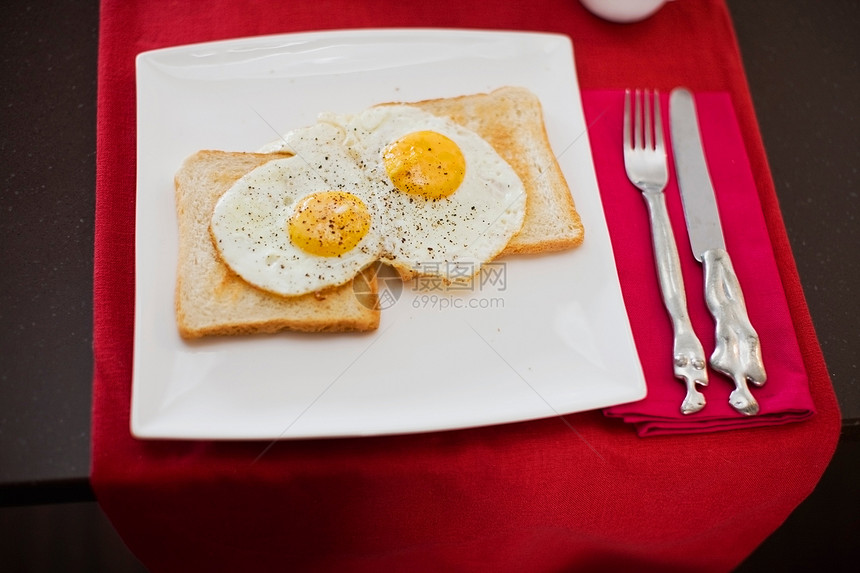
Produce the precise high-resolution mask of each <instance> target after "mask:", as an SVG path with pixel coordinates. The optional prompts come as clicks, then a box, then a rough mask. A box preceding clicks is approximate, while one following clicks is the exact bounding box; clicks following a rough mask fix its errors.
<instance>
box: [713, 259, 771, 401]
mask: <svg viewBox="0 0 860 573" xmlns="http://www.w3.org/2000/svg"><path fill="white" fill-rule="evenodd" d="M702 264H703V265H704V266H705V301H706V302H707V304H708V309H709V310H710V311H711V314H712V315H713V317H714V320H715V322H716V346H715V348H714V353H713V354H712V355H711V366H713V367H714V369H715V370H719V371H720V372H722V373H723V374H726V375H727V376H729V377H731V378H732V380H733V381H734V383H735V391H734V392H732V393H731V395H730V396H729V403H730V404H731V405H732V407H733V408H734V409H735V410H737V411H739V412H741V413H743V414H746V415H753V414H757V413H758V409H759V407H758V403H757V402H756V400H755V398H753V396H752V394H751V393H750V391H749V388H748V387H747V384H746V382H747V380H749V381H751V382H752V383H753V384H755V385H756V386H761V385H762V384H764V383H765V381H766V380H767V375H766V374H765V371H764V362H763V361H762V357H761V344H760V342H759V337H758V334H757V333H756V331H755V329H754V328H753V326H752V324H751V323H750V319H749V316H748V315H747V308H746V305H745V304H744V295H743V292H742V291H741V285H740V283H739V282H738V277H737V275H736V274H735V270H734V267H733V266H732V260H731V258H729V253H728V252H726V250H725V249H710V250H708V251H705V252H704V253H703V254H702Z"/></svg>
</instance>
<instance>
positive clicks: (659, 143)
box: [654, 90, 664, 151]
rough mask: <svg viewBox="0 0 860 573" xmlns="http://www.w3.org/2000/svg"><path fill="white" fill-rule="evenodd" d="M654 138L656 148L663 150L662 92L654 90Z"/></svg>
mask: <svg viewBox="0 0 860 573" xmlns="http://www.w3.org/2000/svg"><path fill="white" fill-rule="evenodd" d="M654 140H655V149H656V150H657V151H662V150H663V149H664V148H663V119H662V117H661V112H660V92H659V91H657V90H654Z"/></svg>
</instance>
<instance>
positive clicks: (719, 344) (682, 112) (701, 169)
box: [669, 88, 767, 416]
mask: <svg viewBox="0 0 860 573" xmlns="http://www.w3.org/2000/svg"><path fill="white" fill-rule="evenodd" d="M669 119H670V124H671V130H672V148H673V150H674V154H675V172H676V173H677V176H678V186H679V187H680V189H681V200H682V202H683V204H684V216H685V218H686V219H687V230H688V231H689V235H690V246H691V247H692V248H693V255H695V257H696V260H698V261H699V262H701V263H702V264H703V265H704V267H705V301H706V302H707V304H708V309H709V310H710V311H711V314H712V315H713V317H714V320H715V322H716V348H715V349H714V353H713V354H712V355H711V360H710V362H711V366H713V368H714V369H715V370H718V371H720V372H722V373H723V374H725V375H727V376H729V377H730V378H731V379H732V380H733V381H734V384H735V390H734V391H733V392H732V393H731V395H730V396H729V404H731V406H732V407H733V408H734V409H735V410H737V411H738V412H741V413H742V414H746V415H748V416H752V415H754V414H757V413H758V411H759V405H758V402H756V399H755V398H754V397H753V395H752V393H751V392H750V390H749V387H748V386H747V380H749V381H750V382H752V383H753V384H754V385H756V386H761V385H762V384H764V383H765V380H766V379H767V376H766V374H765V371H764V363H763V362H762V357H761V345H760V343H759V337H758V334H757V333H756V331H755V329H754V328H753V326H752V324H751V323H750V320H749V316H748V315H747V309H746V305H745V304H744V296H743V292H742V291H741V286H740V283H738V279H737V276H736V275H735V271H734V268H733V267H732V261H731V258H729V253H728V252H727V251H726V242H725V240H724V239H723V230H722V226H721V225H720V214H719V211H718V210H717V200H716V197H715V195H714V187H713V185H712V184H711V177H710V175H709V173H708V166H707V163H706V161H705V152H704V148H703V147H702V139H701V134H700V132H699V122H698V119H697V117H696V104H695V101H694V99H693V94H691V93H690V92H689V91H688V90H686V89H684V88H676V89H674V90H672V93H671V94H670V96H669Z"/></svg>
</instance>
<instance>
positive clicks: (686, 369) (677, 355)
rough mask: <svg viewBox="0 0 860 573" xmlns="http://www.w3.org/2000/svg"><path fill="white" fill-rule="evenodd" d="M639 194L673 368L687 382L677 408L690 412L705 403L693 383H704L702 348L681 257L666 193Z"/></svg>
mask: <svg viewBox="0 0 860 573" xmlns="http://www.w3.org/2000/svg"><path fill="white" fill-rule="evenodd" d="M642 196H643V197H644V198H645V202H646V203H647V204H648V215H649V217H650V220H651V239H652V241H653V245H654V258H655V259H656V262H657V275H658V276H659V279H660V291H661V292H662V294H663V303H664V305H665V306H666V310H667V311H668V312H669V316H670V317H671V319H672V329H673V331H674V343H673V353H672V356H673V361H674V372H675V376H676V377H678V378H681V379H683V380H684V382H685V383H686V385H687V396H686V398H685V399H684V402H683V403H682V404H681V412H683V413H684V414H692V413H694V412H698V411H699V410H701V409H702V408H704V406H705V397H704V395H703V394H701V393H700V392H699V391H698V390H697V389H696V384H699V385H701V386H707V384H708V373H707V370H706V368H705V364H706V362H705V350H704V348H702V343H701V342H699V339H698V337H696V333H695V331H694V330H693V325H692V323H691V322H690V315H689V314H688V312H687V296H686V293H685V292H684V278H683V276H682V275H681V261H680V259H679V257H678V246H677V245H676V243H675V236H674V234H673V233H672V224H671V222H670V220H669V211H668V209H667V208H666V196H665V195H664V194H663V193H662V192H647V191H646V192H644V193H642Z"/></svg>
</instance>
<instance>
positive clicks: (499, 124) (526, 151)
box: [409, 87, 585, 255]
mask: <svg viewBox="0 0 860 573" xmlns="http://www.w3.org/2000/svg"><path fill="white" fill-rule="evenodd" d="M409 105H413V106H415V107H419V108H421V109H423V110H424V111H427V112H429V113H432V114H434V115H438V116H443V117H448V118H449V119H451V120H452V121H454V122H456V123H459V124H460V125H462V126H464V127H466V128H468V129H471V130H472V131H474V132H475V133H477V134H478V135H480V136H481V137H482V138H484V139H485V140H486V141H487V142H488V143H489V144H490V145H492V146H493V147H494V148H495V150H496V152H497V153H498V154H499V155H501V156H502V158H503V159H504V160H505V161H507V162H508V163H509V164H510V166H511V167H513V168H514V171H516V172H517V174H518V175H519V176H520V179H522V181H523V184H524V185H525V188H526V217H525V220H524V221H523V226H522V228H521V229H520V231H519V233H517V234H516V235H514V237H513V238H512V239H511V240H510V241H509V242H508V245H507V247H506V248H505V249H504V251H502V255H506V254H521V253H544V252H550V251H561V250H565V249H570V248H573V247H577V246H579V245H580V244H581V243H582V241H583V238H584V237H585V229H584V227H583V225H582V221H581V219H580V216H579V213H578V212H577V210H576V206H575V204H574V201H573V197H572V196H571V192H570V188H569V187H568V185H567V181H566V180H565V178H564V175H563V174H562V172H561V167H559V165H558V161H557V160H556V158H555V155H554V154H553V151H552V147H551V146H550V143H549V139H548V137H547V134H546V127H545V125H544V119H543V108H542V107H541V103H540V100H539V99H538V97H537V96H536V95H535V94H534V93H532V92H531V91H530V90H528V89H526V88H521V87H503V88H499V89H497V90H495V91H492V92H490V93H486V94H474V95H465V96H459V97H454V98H442V99H434V100H426V101H422V102H417V103H411V104H409Z"/></svg>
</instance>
